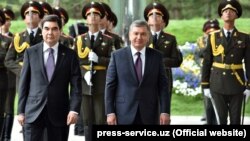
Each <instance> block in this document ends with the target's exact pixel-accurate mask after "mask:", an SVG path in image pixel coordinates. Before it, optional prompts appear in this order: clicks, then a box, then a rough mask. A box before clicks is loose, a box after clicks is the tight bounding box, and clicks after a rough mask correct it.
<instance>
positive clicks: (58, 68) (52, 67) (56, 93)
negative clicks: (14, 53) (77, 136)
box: [18, 15, 82, 141]
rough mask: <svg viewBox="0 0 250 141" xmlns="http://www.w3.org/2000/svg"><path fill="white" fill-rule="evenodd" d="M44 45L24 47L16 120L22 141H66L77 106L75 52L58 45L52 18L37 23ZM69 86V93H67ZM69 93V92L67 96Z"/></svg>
mask: <svg viewBox="0 0 250 141" xmlns="http://www.w3.org/2000/svg"><path fill="white" fill-rule="evenodd" d="M41 27H42V35H43V40H44V42H41V43H39V44H36V45H34V46H33V47H31V48H28V49H27V50H26V51H25V54H24V64H23V69H22V72H21V77H20V87H19V97H18V121H19V123H20V124H21V125H22V126H23V128H24V141H39V140H40V139H41V137H42V136H43V131H44V129H45V128H46V129H47V130H48V136H47V139H48V140H49V141H52V140H53V141H67V140H68V133H69V125H71V124H74V123H76V121H77V116H78V115H77V114H78V113H79V111H80V104H81V90H82V89H81V73H80V68H79V61H78V59H77V55H76V53H75V52H74V51H73V50H71V49H69V48H68V47H66V46H64V45H62V44H60V43H59V38H60V35H61V28H62V22H61V20H60V19H59V18H58V17H57V16H56V15H47V16H45V17H44V18H43V20H42V21H41ZM69 86H70V90H69ZM69 92H70V93H69Z"/></svg>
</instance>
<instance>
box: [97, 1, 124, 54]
mask: <svg viewBox="0 0 250 141" xmlns="http://www.w3.org/2000/svg"><path fill="white" fill-rule="evenodd" d="M100 4H101V5H102V6H103V8H104V10H105V16H104V17H103V18H102V19H101V22H100V25H99V29H100V30H101V32H102V33H104V34H106V35H109V36H111V37H112V38H113V42H114V46H115V49H119V48H121V47H122V46H123V41H122V38H121V37H120V36H118V35H117V34H115V33H112V32H111V31H109V30H108V28H109V24H110V23H111V22H110V21H111V19H112V16H113V14H112V13H113V12H112V11H111V8H110V7H109V6H108V5H107V4H106V3H104V2H100ZM115 49H114V50H115Z"/></svg>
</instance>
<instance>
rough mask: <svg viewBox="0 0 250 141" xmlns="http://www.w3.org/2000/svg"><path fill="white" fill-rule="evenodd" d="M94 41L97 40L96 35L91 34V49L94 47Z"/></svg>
mask: <svg viewBox="0 0 250 141" xmlns="http://www.w3.org/2000/svg"><path fill="white" fill-rule="evenodd" d="M94 42H95V35H91V38H90V49H93V47H94Z"/></svg>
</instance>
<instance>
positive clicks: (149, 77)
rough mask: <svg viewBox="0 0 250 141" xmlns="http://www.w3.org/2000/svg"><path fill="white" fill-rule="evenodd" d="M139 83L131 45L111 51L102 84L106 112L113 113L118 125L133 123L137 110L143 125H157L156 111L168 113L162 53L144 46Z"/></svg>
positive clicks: (168, 102)
mask: <svg viewBox="0 0 250 141" xmlns="http://www.w3.org/2000/svg"><path fill="white" fill-rule="evenodd" d="M145 59H146V60H145V71H144V75H143V78H142V80H141V82H139V81H138V79H137V76H136V71H135V68H134V61H133V57H132V54H131V48H130V47H125V48H122V49H120V50H117V51H115V52H114V53H112V56H111V61H110V64H109V67H108V71H107V78H106V87H105V112H106V114H110V113H115V114H116V116H117V120H118V124H132V122H133V120H134V118H135V115H136V112H137V109H139V110H140V114H141V118H142V121H143V123H145V124H159V112H160V113H169V114H170V95H169V93H168V87H167V78H166V72H165V69H164V64H163V62H162V55H161V54H160V53H159V52H157V51H155V50H153V49H151V48H146V58H145Z"/></svg>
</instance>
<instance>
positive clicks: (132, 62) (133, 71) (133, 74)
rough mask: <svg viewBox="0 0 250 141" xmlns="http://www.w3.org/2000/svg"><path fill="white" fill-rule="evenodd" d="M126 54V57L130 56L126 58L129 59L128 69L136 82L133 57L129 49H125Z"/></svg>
mask: <svg viewBox="0 0 250 141" xmlns="http://www.w3.org/2000/svg"><path fill="white" fill-rule="evenodd" d="M126 53H127V56H130V57H128V58H129V59H128V63H129V68H130V70H131V72H132V77H133V78H134V79H135V80H136V81H138V79H137V74H136V71H135V66H134V60H133V56H132V53H131V47H127V48H126ZM138 83H139V81H138Z"/></svg>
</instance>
